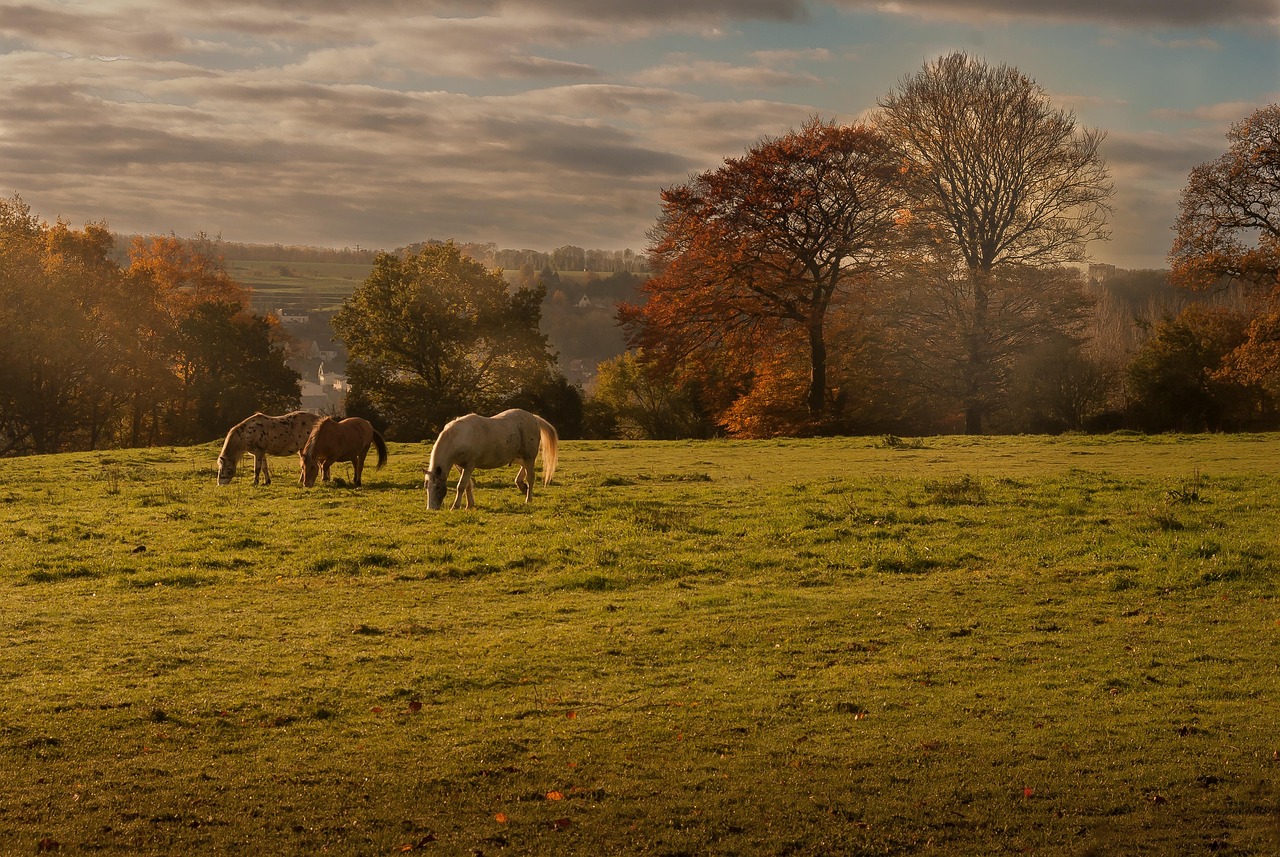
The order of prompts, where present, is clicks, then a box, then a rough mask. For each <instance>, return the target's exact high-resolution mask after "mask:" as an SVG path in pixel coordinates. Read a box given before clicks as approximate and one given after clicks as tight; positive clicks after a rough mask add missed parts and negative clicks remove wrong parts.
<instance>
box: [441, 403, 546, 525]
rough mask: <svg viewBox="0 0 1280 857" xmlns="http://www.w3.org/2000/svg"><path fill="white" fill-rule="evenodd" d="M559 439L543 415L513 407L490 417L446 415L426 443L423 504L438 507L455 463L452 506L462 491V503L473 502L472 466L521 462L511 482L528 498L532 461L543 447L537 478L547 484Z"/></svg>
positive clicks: (485, 466)
mask: <svg viewBox="0 0 1280 857" xmlns="http://www.w3.org/2000/svg"><path fill="white" fill-rule="evenodd" d="M559 442H560V439H559V436H558V435H557V434H556V430H555V426H553V425H551V423H549V422H547V421H546V420H544V419H543V418H542V417H540V416H538V415H536V414H531V413H529V412H528V411H522V410H520V409H519V408H512V409H511V410H509V411H503V412H502V413H500V414H498V415H497V416H494V417H482V416H480V415H479V414H467V415H466V416H465V417H458V418H457V419H456V420H451V421H450V422H449V424H448V425H446V426H445V427H444V430H443V431H441V432H440V437H438V438H436V442H435V445H434V446H432V447H431V461H430V463H429V464H428V465H427V472H426V478H425V479H424V483H425V485H426V488H427V508H428V509H439V508H440V506H441V504H443V503H444V495H445V493H446V492H447V491H448V490H449V486H448V479H449V471H450V470H452V469H453V468H454V467H455V466H456V467H457V468H458V469H459V470H461V471H462V476H460V477H459V478H458V493H457V494H456V495H455V496H454V498H453V506H452V508H454V509H456V508H458V504H459V503H460V502H462V497H463V494H464V493H465V494H466V497H467V508H468V509H471V508H474V507H475V505H476V500H475V494H474V493H473V491H472V479H471V472H472V471H473V470H475V469H476V468H477V467H479V468H481V469H488V468H493V467H505V466H506V465H508V464H513V463H515V462H519V463H520V470H519V472H517V473H516V487H517V488H519V489H520V490H521V491H523V492H524V501H525V502H526V503H529V502H531V501H532V500H533V465H534V460H535V459H536V458H537V457H538V450H539V448H541V450H542V484H543V485H550V484H551V477H552V475H553V474H554V473H555V472H556V448H557V446H558V444H559Z"/></svg>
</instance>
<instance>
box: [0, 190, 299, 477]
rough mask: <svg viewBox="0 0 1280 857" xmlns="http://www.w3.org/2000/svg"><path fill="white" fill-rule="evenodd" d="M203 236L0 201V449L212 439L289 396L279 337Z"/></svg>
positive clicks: (289, 400) (292, 390)
mask: <svg viewBox="0 0 1280 857" xmlns="http://www.w3.org/2000/svg"><path fill="white" fill-rule="evenodd" d="M212 247H213V242H211V241H209V240H208V239H205V238H203V237H198V238H197V239H196V240H193V241H181V240H178V239H176V238H172V237H170V238H135V239H134V240H133V241H132V242H131V243H130V245H129V248H128V251H127V262H126V263H125V264H121V263H120V262H118V261H117V259H116V257H115V240H114V237H113V236H112V234H111V233H110V231H109V230H108V229H107V228H106V226H105V225H103V224H89V225H87V226H85V227H84V228H83V229H73V228H72V227H71V226H69V225H68V224H66V223H64V222H62V221H58V222H56V223H47V222H45V221H43V220H41V219H40V218H39V217H37V216H36V215H35V214H33V213H32V211H31V209H30V207H29V206H28V205H27V204H26V203H25V202H23V200H22V199H21V198H20V197H17V196H15V197H12V198H10V199H7V200H3V201H0V330H3V331H4V335H3V336H2V337H0V455H18V454H26V453H52V452H62V451H67V450H80V449H101V448H107V447H121V446H147V445H154V444H187V443H199V442H205V441H209V440H212V439H213V438H215V437H219V436H221V435H222V434H223V433H225V432H226V430H227V428H228V427H229V426H230V425H232V424H233V423H235V422H236V421H238V420H240V419H242V418H243V417H245V416H247V415H248V414H251V413H253V412H254V411H255V410H257V409H263V410H271V409H282V408H286V407H288V406H292V405H295V404H296V403H297V401H298V398H299V393H300V390H299V384H298V380H299V379H298V375H297V373H296V372H294V371H293V370H292V369H290V368H289V367H288V366H287V362H286V361H287V354H286V338H285V337H284V336H283V335H282V334H281V332H280V330H279V328H278V327H277V325H276V324H275V323H274V322H273V321H272V320H271V319H268V318H264V317H262V316H257V315H254V314H253V313H252V312H250V311H249V308H248V307H249V303H248V293H247V291H246V290H245V289H244V288H243V287H241V286H240V285H238V284H237V283H235V282H234V281H233V280H232V279H231V278H230V277H229V276H228V275H227V273H226V271H225V270H224V268H223V267H222V265H221V264H220V263H219V261H218V259H217V257H216V256H215V255H214V254H213V253H212Z"/></svg>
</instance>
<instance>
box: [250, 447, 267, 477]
mask: <svg viewBox="0 0 1280 857" xmlns="http://www.w3.org/2000/svg"><path fill="white" fill-rule="evenodd" d="M266 464H267V457H266V454H265V453H264V454H262V455H259V454H258V453H256V452H255V453H253V484H254V485H257V484H258V480H259V479H261V478H262V471H263V469H264V468H265V467H266Z"/></svg>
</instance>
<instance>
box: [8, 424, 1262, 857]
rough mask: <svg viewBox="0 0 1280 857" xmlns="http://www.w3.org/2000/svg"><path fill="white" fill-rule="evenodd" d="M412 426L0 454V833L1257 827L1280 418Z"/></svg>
mask: <svg viewBox="0 0 1280 857" xmlns="http://www.w3.org/2000/svg"><path fill="white" fill-rule="evenodd" d="M428 452H429V447H428V446H426V445H396V444H393V445H392V447H391V459H390V463H389V464H388V466H387V467H386V468H385V469H383V470H381V471H372V470H368V471H366V474H365V482H366V484H365V487H364V488H363V489H360V490H356V489H354V488H351V487H350V486H349V484H347V480H349V478H350V476H349V469H347V468H346V466H345V465H344V466H341V467H337V468H335V471H334V472H335V475H337V476H340V477H341V478H339V479H338V480H336V481H335V483H333V484H329V485H324V486H321V487H317V488H315V489H312V490H304V489H302V488H300V487H299V486H298V485H297V484H296V482H295V479H296V462H293V461H290V460H289V459H286V458H278V459H273V460H272V464H273V465H274V469H275V477H276V478H275V481H274V482H273V484H272V485H270V486H258V487H254V486H253V485H251V484H250V482H251V480H252V469H251V467H242V469H241V472H240V474H239V475H238V476H237V478H236V480H235V482H234V483H233V484H232V485H230V486H228V487H225V488H218V487H217V486H216V485H215V483H214V470H213V466H214V458H215V456H216V454H217V444H209V445H206V446H201V447H195V448H182V449H149V450H134V451H112V452H94V453H79V454H68V455H60V456H50V457H37V458H24V459H16V460H0V533H2V534H3V537H4V549H3V550H2V551H0V645H2V646H3V652H4V655H3V659H2V660H0V853H3V854H11V853H12V854H33V853H39V852H42V851H43V852H53V851H56V852H58V853H67V854H82V853H93V854H120V855H126V854H127V855H134V854H142V855H149V854H155V855H161V854H164V855H169V854H277V855H279V854H284V855H291V854H299V855H301V854H308V855H310V854H320V853H329V854H347V855H376V854H396V853H427V854H441V855H455V854H456V855H472V854H504V853H505V854H513V855H515V854H519V855H529V854H532V855H553V854H554V855H562V854H582V855H599V854H655V855H683V854H689V855H735V854H736V855H757V854H768V855H774V854H800V855H827V854H867V855H871V854H876V855H889V854H897V855H907V854H940V855H941V854H946V855H970V854H1004V853H1007V854H1044V855H1056V854H1069V855H1116V854H1152V855H1166V854H1178V855H1182V854H1215V855H1222V854H1228V855H1269V854H1276V853H1280V600H1277V595H1278V586H1277V582H1278V581H1280V543H1278V540H1277V514H1278V512H1280V482H1278V480H1277V476H1278V475H1280V436H1277V435H1254V436H1169V437H1149V438H1148V437H1140V436H1126V435H1114V436H1109V437H1064V438H1056V439H1055V438H1006V437H1000V438H925V439H923V440H914V439H896V438H883V439H879V438H852V439H825V440H788V441H781V440H780V441H757V442H747V441H743V442H737V441H707V442H672V443H660V442H565V443H564V444H562V447H561V451H560V468H559V471H558V473H557V478H556V481H555V484H553V485H551V486H549V487H545V488H544V487H543V486H542V485H541V484H540V483H539V484H538V487H537V490H536V495H535V498H534V502H533V504H532V505H530V506H525V505H524V504H523V503H521V502H519V501H520V500H521V499H522V498H521V497H520V495H519V494H518V493H517V491H516V489H515V488H514V487H513V486H512V484H511V480H512V478H513V477H514V472H513V471H490V472H486V473H483V474H481V475H480V477H481V478H480V479H479V480H478V483H477V489H476V499H477V502H478V503H479V505H480V508H479V509H477V510H475V511H472V512H466V511H456V512H451V511H441V512H434V513H429V512H428V511H427V509H426V501H425V496H424V493H423V491H422V489H421V479H422V476H421V473H422V467H423V465H424V464H425V462H426V459H427V455H428ZM246 472H247V473H248V475H247V476H246Z"/></svg>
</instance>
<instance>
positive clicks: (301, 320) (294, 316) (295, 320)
mask: <svg viewBox="0 0 1280 857" xmlns="http://www.w3.org/2000/svg"><path fill="white" fill-rule="evenodd" d="M276 318H278V319H280V323H281V324H308V323H309V322H310V321H311V316H310V315H308V314H307V313H305V312H303V311H302V310H296V309H277V310H276Z"/></svg>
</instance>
